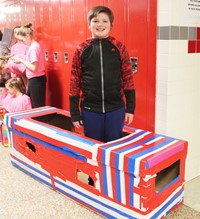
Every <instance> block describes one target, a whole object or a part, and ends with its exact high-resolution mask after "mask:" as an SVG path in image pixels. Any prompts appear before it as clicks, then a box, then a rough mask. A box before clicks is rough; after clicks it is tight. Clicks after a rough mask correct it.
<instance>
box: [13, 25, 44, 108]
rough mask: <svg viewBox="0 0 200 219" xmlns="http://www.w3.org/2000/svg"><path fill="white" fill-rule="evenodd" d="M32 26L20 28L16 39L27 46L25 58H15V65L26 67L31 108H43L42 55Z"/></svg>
mask: <svg viewBox="0 0 200 219" xmlns="http://www.w3.org/2000/svg"><path fill="white" fill-rule="evenodd" d="M31 26H32V24H28V25H26V26H24V27H21V28H20V30H19V31H18V37H19V38H20V39H21V40H22V41H23V43H24V44H26V45H29V49H28V51H27V53H26V58H25V59H23V58H16V59H15V60H14V62H15V63H22V64H23V65H24V66H25V67H26V76H27V78H28V91H27V95H28V96H29V97H30V98H31V102H32V107H33V108H36V107H42V106H45V94H46V75H45V68H44V54H43V51H42V48H41V46H40V44H39V43H38V42H36V41H35V39H34V37H33V30H32V29H31Z"/></svg>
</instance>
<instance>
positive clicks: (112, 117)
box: [105, 107, 125, 142]
mask: <svg viewBox="0 0 200 219" xmlns="http://www.w3.org/2000/svg"><path fill="white" fill-rule="evenodd" d="M124 118H125V108H124V107H122V108H120V109H117V110H115V111H112V112H108V113H106V117H105V142H108V141H113V140H116V139H119V138H121V137H122V129H123V127H124Z"/></svg>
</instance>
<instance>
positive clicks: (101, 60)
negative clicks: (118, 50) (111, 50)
mask: <svg viewBox="0 0 200 219" xmlns="http://www.w3.org/2000/svg"><path fill="white" fill-rule="evenodd" d="M99 49H100V65H101V93H102V112H103V113H105V102H104V76H103V75H104V74H103V73H104V71H103V53H102V44H101V40H99Z"/></svg>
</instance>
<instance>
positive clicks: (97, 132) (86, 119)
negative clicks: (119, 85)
mask: <svg viewBox="0 0 200 219" xmlns="http://www.w3.org/2000/svg"><path fill="white" fill-rule="evenodd" d="M104 117H105V114H103V113H94V112H90V111H87V110H82V119H83V127H84V134H85V136H87V137H90V138H93V139H95V140H99V141H104V120H105V119H104ZM88 184H89V185H91V186H94V180H93V179H92V178H91V177H90V176H89V177H88Z"/></svg>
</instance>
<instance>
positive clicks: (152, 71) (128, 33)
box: [0, 0, 157, 131]
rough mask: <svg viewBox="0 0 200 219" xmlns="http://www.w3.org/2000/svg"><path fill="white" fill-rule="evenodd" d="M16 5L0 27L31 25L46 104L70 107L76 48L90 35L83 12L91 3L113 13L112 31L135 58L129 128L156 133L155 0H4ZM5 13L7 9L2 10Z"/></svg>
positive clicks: (12, 5) (0, 22)
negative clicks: (38, 45)
mask: <svg viewBox="0 0 200 219" xmlns="http://www.w3.org/2000/svg"><path fill="white" fill-rule="evenodd" d="M6 3H7V4H8V5H9V4H10V6H9V9H11V7H19V8H20V10H18V11H16V12H15V13H14V14H11V10H10V14H6V12H5V16H6V18H5V19H4V20H1V21H0V27H1V28H2V27H7V28H13V27H15V26H16V25H24V24H26V23H29V22H31V23H33V24H34V26H33V28H34V31H35V36H36V39H37V40H38V41H39V42H40V43H41V44H42V46H43V48H44V56H45V59H46V61H45V66H46V72H47V105H52V106H56V107H59V108H63V109H67V110H68V109H69V77H70V69H71V61H72V57H73V53H74V50H75V47H76V46H77V45H78V44H79V43H81V42H82V41H83V40H85V39H86V38H87V37H89V36H90V31H89V29H88V24H87V12H88V11H89V9H90V8H91V7H93V6H95V5H105V6H108V7H110V8H111V9H112V10H113V12H114V15H115V20H114V25H113V28H112V31H111V35H113V36H114V37H116V38H117V39H118V40H120V41H122V42H123V43H124V44H125V45H126V46H127V48H128V51H129V55H130V56H131V58H132V60H133V61H135V62H136V67H137V72H136V73H135V74H134V80H135V87H136V112H135V117H134V121H133V123H132V126H133V127H137V128H141V129H145V130H150V131H154V126H155V121H154V120H155V75H156V13H157V12H156V9H157V1H156V0H152V1H149V0H143V1H140V0H118V1H116V0H68V1H65V0H49V1H36V0H30V1H23V2H20V3H19V1H18V0H14V1H12V4H11V3H10V1H6ZM5 11H6V10H5Z"/></svg>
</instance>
